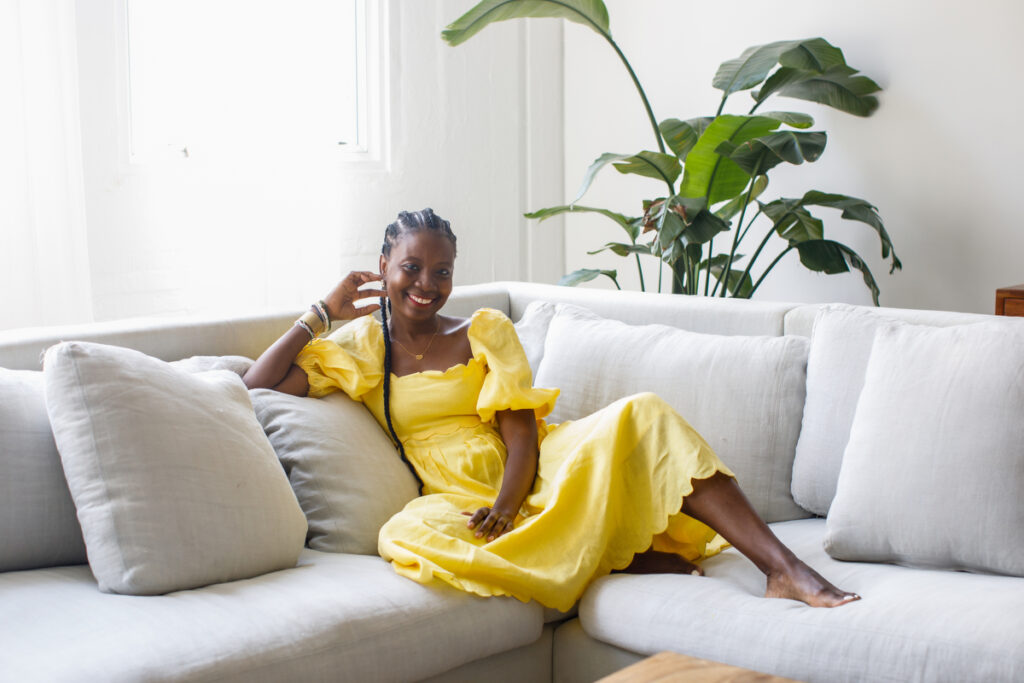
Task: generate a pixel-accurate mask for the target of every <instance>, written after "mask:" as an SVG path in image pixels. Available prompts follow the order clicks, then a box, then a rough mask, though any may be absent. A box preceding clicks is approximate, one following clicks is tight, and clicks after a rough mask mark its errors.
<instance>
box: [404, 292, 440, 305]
mask: <svg viewBox="0 0 1024 683" xmlns="http://www.w3.org/2000/svg"><path fill="white" fill-rule="evenodd" d="M408 296H409V298H410V299H412V301H413V303H416V304H419V305H420V306H428V305H430V304H432V303H434V300H433V299H424V298H423V297H421V296H416V295H415V294H409V295H408Z"/></svg>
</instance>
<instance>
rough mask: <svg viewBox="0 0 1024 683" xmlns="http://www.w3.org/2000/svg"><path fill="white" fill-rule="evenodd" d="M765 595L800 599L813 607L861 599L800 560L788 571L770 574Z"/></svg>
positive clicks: (836, 604)
mask: <svg viewBox="0 0 1024 683" xmlns="http://www.w3.org/2000/svg"><path fill="white" fill-rule="evenodd" d="M764 596H765V597H766V598H788V599H790V600H799V601H800V602H805V603H807V604H808V605H810V606H811V607H838V606H839V605H845V604H846V603H848V602H853V601H854V600H860V596H859V595H857V594H856V593H847V592H846V591H841V590H839V589H838V588H836V587H835V586H833V585H832V584H831V583H829V582H828V581H826V580H825V579H824V578H822V576H821V575H820V574H819V573H818V572H816V571H814V570H813V569H811V568H810V567H808V566H807V565H806V564H804V563H803V562H801V561H799V560H797V561H796V562H795V563H794V564H792V565H790V567H789V568H788V570H787V571H782V572H778V573H775V572H771V573H769V574H768V589H767V590H766V591H765V593H764Z"/></svg>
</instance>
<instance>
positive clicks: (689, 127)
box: [658, 116, 809, 161]
mask: <svg viewBox="0 0 1024 683" xmlns="http://www.w3.org/2000/svg"><path fill="white" fill-rule="evenodd" d="M714 120H715V117H713V116H701V117H698V118H695V119H689V120H687V121H680V120H679V119H665V120H664V121H662V122H661V123H659V124H658V130H659V131H661V137H663V138H664V139H665V142H667V143H668V147H669V149H671V150H672V151H673V152H675V155H676V156H677V157H679V160H680V161H686V155H688V154H689V153H690V150H691V149H693V146H694V145H695V144H697V140H698V139H699V138H700V136H701V134H702V133H703V132H704V131H705V130H706V129H707V127H708V126H709V125H711V122H712V121H714ZM808 125H809V124H808Z"/></svg>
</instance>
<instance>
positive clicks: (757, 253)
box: [740, 214, 792, 296]
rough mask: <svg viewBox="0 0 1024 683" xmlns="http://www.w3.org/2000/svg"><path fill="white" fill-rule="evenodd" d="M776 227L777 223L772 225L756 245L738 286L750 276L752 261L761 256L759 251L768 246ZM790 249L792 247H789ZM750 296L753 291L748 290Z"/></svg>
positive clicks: (784, 215) (769, 268)
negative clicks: (755, 249)
mask: <svg viewBox="0 0 1024 683" xmlns="http://www.w3.org/2000/svg"><path fill="white" fill-rule="evenodd" d="M786 215H788V214H783V218H785V217H786ZM780 220H781V219H780ZM776 225H778V223H772V227H771V229H769V230H768V233H767V234H766V235H765V236H764V239H763V240H761V244H759V245H757V251H755V252H754V255H753V256H751V257H750V260H749V261H747V267H746V268H745V269H744V270H743V275H740V283H741V285H740V286H742V283H743V281H744V280H745V279H746V278H747V276H748V275H750V269H751V268H752V267H753V265H754V261H756V260H757V257H758V256H760V255H761V251H763V250H764V247H765V245H766V244H768V240H770V239H771V237H772V235H773V234H775V226H776ZM790 248H792V247H790ZM772 265H775V264H774V263H773V264H772ZM768 270H771V266H769V267H768ZM765 272H766V273H767V272H768V271H767V270H766V271H765ZM761 278H762V279H764V275H762V276H761ZM760 281H761V280H758V282H760ZM750 295H751V296H753V295H754V290H750Z"/></svg>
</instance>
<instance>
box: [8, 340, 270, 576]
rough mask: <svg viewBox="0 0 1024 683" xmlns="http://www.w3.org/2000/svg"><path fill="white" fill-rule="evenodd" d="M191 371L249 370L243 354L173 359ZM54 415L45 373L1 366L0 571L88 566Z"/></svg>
mask: <svg viewBox="0 0 1024 683" xmlns="http://www.w3.org/2000/svg"><path fill="white" fill-rule="evenodd" d="M171 365H173V366H174V367H176V368H180V369H182V370H186V371H188V372H203V371H206V370H216V369H226V370H232V371H233V372H236V373H238V374H242V373H244V372H245V371H246V370H247V369H248V367H249V366H250V365H252V360H250V359H248V358H244V357H242V356H193V357H191V358H186V359H184V360H179V361H174V362H172V363H171ZM86 561H87V559H86V554H85V543H84V542H83V541H82V528H81V526H79V524H78V518H77V517H76V516H75V504H74V502H73V501H72V500H71V493H70V492H69V491H68V485H67V482H66V481H65V480H64V470H63V469H62V467H61V464H60V455H59V454H58V453H57V445H56V444H55V443H54V441H53V432H52V431H51V429H50V418H49V416H48V415H47V414H46V399H45V395H44V381H43V373H42V372H40V371H38V370H7V369H5V368H0V571H14V570H18V569H35V568H38V567H54V566H60V565H69V564H85V563H86Z"/></svg>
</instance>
